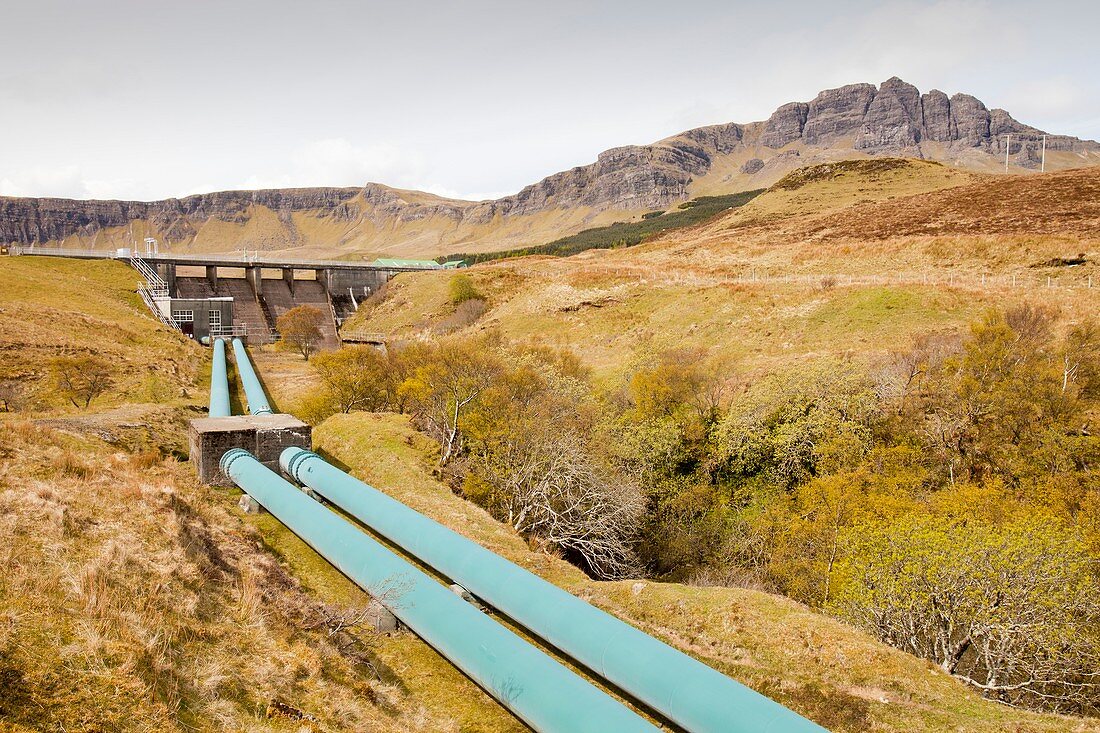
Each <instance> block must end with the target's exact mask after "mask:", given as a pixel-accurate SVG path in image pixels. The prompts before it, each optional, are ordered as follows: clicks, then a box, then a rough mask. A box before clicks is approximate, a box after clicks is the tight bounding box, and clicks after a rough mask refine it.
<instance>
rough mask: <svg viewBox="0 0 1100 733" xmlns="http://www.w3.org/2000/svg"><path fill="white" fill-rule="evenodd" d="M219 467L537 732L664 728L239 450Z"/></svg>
mask: <svg viewBox="0 0 1100 733" xmlns="http://www.w3.org/2000/svg"><path fill="white" fill-rule="evenodd" d="M221 467H222V471H224V472H225V474H226V475H227V476H229V477H230V478H231V479H232V480H233V482H234V483H236V484H237V486H239V487H240V488H241V489H242V490H244V491H245V492H246V493H247V494H248V495H249V496H251V497H252V498H253V499H255V500H256V501H257V502H259V503H260V504H261V505H262V506H263V507H264V508H265V509H267V510H268V511H269V512H271V514H272V515H274V516H275V518H276V519H278V520H279V521H280V522H282V523H283V524H285V525H286V526H287V527H288V528H289V529H290V530H291V531H292V532H294V534H296V535H298V536H299V537H300V538H302V540H303V541H304V542H305V543H306V544H307V545H309V546H310V547H312V548H313V549H314V550H316V551H317V552H318V553H319V554H320V555H321V556H322V557H324V558H325V559H326V560H328V561H329V562H330V563H332V565H334V566H335V567H336V568H337V569H338V570H339V571H340V572H341V573H343V574H344V575H346V576H347V577H348V578H351V579H352V580H353V581H354V582H355V583H356V584H357V585H359V586H360V587H361V588H363V589H364V590H365V591H367V592H368V593H370V594H371V595H372V596H374V597H375V598H376V599H378V600H379V601H380V602H381V603H382V604H383V605H384V606H386V607H387V608H389V609H390V611H391V612H392V613H393V615H394V616H396V617H397V618H399V619H401V621H402V622H404V623H405V625H407V626H408V627H409V628H410V629H412V630H413V631H414V632H416V634H417V635H418V636H420V638H422V639H423V640H424V641H425V642H427V643H428V644H429V645H430V646H431V647H432V648H434V649H435V650H436V651H438V652H439V653H440V654H442V655H443V656H444V657H445V658H446V659H447V660H448V661H450V662H451V663H452V664H454V665H455V666H456V667H458V668H459V669H460V670H462V672H464V673H465V674H466V675H467V676H469V677H470V678H471V679H472V680H474V681H475V682H476V683H477V684H478V685H480V686H481V687H482V688H484V689H485V691H486V692H488V693H489V694H490V695H492V696H493V697H494V698H496V699H497V700H498V701H499V702H500V704H501V705H503V706H504V707H506V708H508V709H509V710H511V711H512V712H513V713H514V714H515V715H516V716H517V717H518V718H520V719H521V720H523V721H524V722H525V723H527V724H528V725H529V726H531V727H532V728H534V729H535V730H536V731H542V732H545V733H612V732H615V733H634V732H638V733H643V732H644V733H657V730H658V729H657V728H656V727H655V726H654V725H652V724H651V723H649V722H648V721H646V720H645V719H644V718H642V717H641V716H639V715H638V714H637V713H635V712H633V711H632V710H630V709H629V708H627V707H626V706H625V705H623V704H622V703H620V702H618V701H617V700H615V699H614V698H612V697H611V696H610V695H608V694H607V693H605V692H603V691H602V690H599V689H598V688H596V687H595V686H593V685H592V684H591V683H590V682H588V681H586V680H585V679H583V678H582V677H580V676H579V675H577V674H576V673H575V672H572V671H571V670H569V669H567V668H566V667H565V666H564V665H562V664H561V663H559V662H558V661H556V660H554V659H553V658H551V657H550V656H548V655H547V654H546V653H545V652H543V651H541V650H539V649H537V648H535V647H534V646H532V645H531V644H530V643H529V642H527V641H524V640H523V639H521V638H520V637H518V636H516V635H515V634H514V633H513V632H511V631H509V630H508V629H507V628H505V627H504V626H502V625H501V624H499V623H497V622H496V621H494V620H493V619H492V618H490V617H489V616H487V615H486V614H484V613H482V612H481V611H479V610H478V609H477V608H475V607H474V606H473V605H471V604H469V603H467V602H466V601H464V600H462V599H461V598H460V597H459V596H457V595H455V594H454V593H452V592H451V591H450V590H448V589H447V588H445V587H444V586H442V585H440V584H439V583H438V582H436V581H435V580H433V579H432V578H430V577H428V576H427V575H425V574H424V573H423V572H422V571H421V570H419V569H417V568H415V567H413V566H412V565H411V564H409V562H408V561H406V560H404V559H402V558H401V557H399V556H397V555H395V554H394V553H393V552H392V551H390V550H389V549H387V548H385V547H383V546H382V545H381V544H380V543H379V542H377V541H376V540H374V539H373V538H371V537H370V536H369V535H367V534H366V533H364V532H363V531H361V530H360V529H359V528H357V527H356V526H355V525H353V524H351V523H350V522H348V521H347V520H346V519H343V518H342V517H340V516H339V515H337V514H336V513H335V512H333V511H331V510H329V509H327V508H325V507H324V506H323V505H322V504H321V503H320V502H318V501H316V500H315V499H311V498H310V497H308V496H307V495H306V494H305V493H303V492H302V491H301V490H299V489H298V488H297V487H296V486H294V485H293V484H291V483H289V482H288V481H286V480H285V479H283V478H282V477H280V476H279V475H278V474H276V473H275V472H273V471H272V470H271V469H269V468H267V467H266V466H264V465H263V464H261V463H260V462H259V461H257V460H256V459H255V458H254V457H253V456H252V455H251V454H250V453H248V452H247V451H245V450H242V449H240V448H235V449H233V450H231V451H229V452H227V453H226V454H225V455H224V456H223V457H222V459H221Z"/></svg>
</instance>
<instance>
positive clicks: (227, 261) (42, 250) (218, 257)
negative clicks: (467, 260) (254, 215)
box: [10, 245, 434, 272]
mask: <svg viewBox="0 0 1100 733" xmlns="http://www.w3.org/2000/svg"><path fill="white" fill-rule="evenodd" d="M10 252H11V254H13V255H33V256H37V257H68V258H75V259H84V260H127V261H128V260H129V259H130V258H131V257H133V256H135V255H136V256H138V257H140V258H141V259H143V260H145V261H147V262H163V263H165V264H170V265H180V266H183V267H187V266H195V267H207V266H218V267H268V268H272V269H275V268H281V269H294V270H382V271H386V272H419V271H422V270H432V269H434V268H430V267H414V266H405V265H401V266H398V265H384V266H383V265H374V264H371V263H369V262H363V261H356V260H310V259H296V258H292V257H272V256H267V255H264V256H261V255H260V254H259V253H257V252H251V253H250V252H248V251H244V252H239V253H220V254H170V253H165V252H160V253H149V254H142V253H135V252H131V251H130V250H113V249H74V248H60V247H26V246H22V245H17V246H14V247H12V248H11V250H10Z"/></svg>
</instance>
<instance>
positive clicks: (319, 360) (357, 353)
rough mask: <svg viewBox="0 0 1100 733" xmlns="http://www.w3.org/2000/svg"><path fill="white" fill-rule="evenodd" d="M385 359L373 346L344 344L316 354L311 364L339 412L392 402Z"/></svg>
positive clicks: (371, 408) (372, 408) (377, 407)
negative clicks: (336, 348) (338, 347)
mask: <svg viewBox="0 0 1100 733" xmlns="http://www.w3.org/2000/svg"><path fill="white" fill-rule="evenodd" d="M388 361H389V360H388V359H387V358H386V356H385V355H384V354H382V352H380V351H379V350H378V349H376V348H374V347H372V346H345V347H343V348H342V349H339V350H337V351H330V352H327V353H324V354H318V355H317V356H316V357H315V358H314V359H313V366H314V368H315V369H316V370H317V374H318V376H319V377H320V379H321V389H323V390H324V391H325V393H326V395H327V396H328V398H329V399H330V400H331V401H332V402H333V404H335V406H336V408H337V409H338V410H339V411H340V412H343V413H348V412H351V411H352V410H368V411H370V412H377V411H379V410H383V409H386V408H387V407H389V406H390V405H391V404H392V401H391V398H390V395H391V393H392V392H393V384H392V380H391V370H390V368H389V366H390V365H389V363H388Z"/></svg>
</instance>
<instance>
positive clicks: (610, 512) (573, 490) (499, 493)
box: [477, 421, 644, 578]
mask: <svg viewBox="0 0 1100 733" xmlns="http://www.w3.org/2000/svg"><path fill="white" fill-rule="evenodd" d="M477 467H478V470H479V474H480V475H481V476H482V478H483V479H484V480H486V481H488V482H489V483H490V484H492V485H493V487H494V489H495V490H494V497H495V501H494V502H493V505H492V506H491V509H492V510H493V511H494V513H495V514H497V515H498V516H500V517H501V518H503V519H506V520H507V521H508V523H509V524H511V525H512V526H513V527H514V528H515V529H516V531H518V532H520V533H523V534H530V535H535V536H538V537H542V538H545V539H546V540H548V541H550V542H552V543H553V544H555V545H557V546H558V547H561V548H562V549H565V550H567V551H572V552H576V553H577V554H579V555H580V556H581V557H583V558H584V561H585V563H586V564H587V565H588V567H589V569H590V570H591V572H592V574H593V575H595V576H596V577H599V578H622V577H627V576H630V575H635V574H637V573H638V572H639V564H638V561H637V558H636V556H635V554H634V552H633V549H632V547H633V543H634V541H635V539H636V537H637V533H638V530H639V527H640V524H641V520H642V515H643V512H644V500H643V497H642V493H641V491H640V489H639V488H638V486H637V485H636V484H635V483H634V482H632V481H628V480H625V479H624V478H623V477H621V476H614V475H611V474H610V473H609V472H608V471H607V470H604V469H601V467H599V466H598V465H597V464H595V463H594V461H593V460H592V458H591V457H590V453H589V446H587V445H586V444H585V441H584V439H583V438H582V437H581V436H580V435H578V434H577V433H575V432H573V431H571V430H568V429H564V430H563V429H561V427H560V426H559V424H556V423H554V422H551V421H546V422H542V423H541V424H539V425H531V426H530V428H529V429H528V430H525V431H524V432H523V434H520V435H514V436H512V437H511V439H509V440H507V441H504V442H502V444H501V445H499V446H498V447H497V449H496V450H495V451H494V452H493V454H492V455H491V456H482V457H480V460H479V461H478V464H477Z"/></svg>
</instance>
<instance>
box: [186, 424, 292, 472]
mask: <svg viewBox="0 0 1100 733" xmlns="http://www.w3.org/2000/svg"><path fill="white" fill-rule="evenodd" d="M187 438H188V443H189V445H190V448H191V463H193V464H194V465H195V472H196V473H198V475H199V480H200V481H202V482H203V483H207V484H216V485H218V486H232V485H233V482H232V481H230V480H229V479H228V478H227V477H226V476H225V475H224V474H223V473H222V471H221V467H220V466H219V465H218V463H219V461H221V458H222V455H223V454H225V452H226V451H228V450H231V449H233V448H244V449H245V450H247V451H248V452H249V453H251V454H252V455H254V456H256V458H257V459H258V460H259V461H260V462H261V463H263V464H264V465H265V466H267V467H268V468H270V469H271V470H273V471H278V470H279V454H280V453H282V452H283V450H284V449H286V448H290V447H292V446H296V447H298V448H305V449H306V450H309V449H310V448H312V442H311V441H312V439H313V433H312V429H311V428H310V426H309V425H307V424H306V423H304V422H302V421H301V420H299V419H298V418H296V417H294V416H293V415H284V414H278V415H233V416H231V417H202V418H198V419H196V420H192V421H191V425H190V426H189V427H188V429H187Z"/></svg>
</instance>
